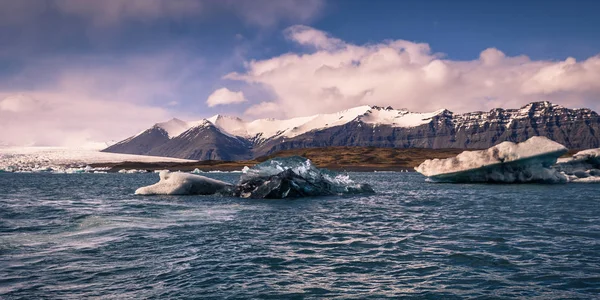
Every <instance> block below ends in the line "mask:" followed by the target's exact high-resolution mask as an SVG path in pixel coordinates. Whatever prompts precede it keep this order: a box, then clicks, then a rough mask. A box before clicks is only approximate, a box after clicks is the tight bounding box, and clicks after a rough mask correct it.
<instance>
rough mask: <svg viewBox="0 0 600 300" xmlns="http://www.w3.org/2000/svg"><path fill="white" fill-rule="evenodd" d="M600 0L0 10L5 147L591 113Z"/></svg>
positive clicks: (51, 4) (187, 1)
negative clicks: (448, 115) (329, 120)
mask: <svg viewBox="0 0 600 300" xmlns="http://www.w3.org/2000/svg"><path fill="white" fill-rule="evenodd" d="M598 11H600V2H599V1H594V0H578V1H553V0H546V1H535V0H531V1H514V0H505V1H474V0H473V1H469V0H461V1H445V0H439V1H436V0H431V1H421V0H419V1H412V0H407V1H366V0H365V1H360V0H354V1H343V0H339V1H326V0H252V1H244V0H219V1H217V0H214V1H211V0H103V1H95V0H0V145H1V144H5V145H40V146H42V145H58V146H81V145H92V144H93V143H103V142H106V141H111V140H120V139H123V138H125V137H127V136H130V135H132V134H135V133H136V132H138V131H140V130H142V129H144V128H147V127H149V126H151V125H152V124H153V123H156V122H159V121H164V120H167V119H170V118H171V117H179V118H181V119H184V120H195V119H200V118H204V117H209V116H211V115H214V114H232V115H238V116H240V117H242V118H245V119H254V118H261V117H276V118H287V117H293V116H302V115H309V114H316V113H328V112H334V111H338V110H341V109H346V108H350V107H354V106H358V105H364V104H370V105H384V106H387V105H391V106H393V107H396V108H408V109H410V110H414V111H432V110H436V109H439V108H448V109H450V110H452V111H455V112H465V111H473V110H488V109H491V108H493V107H505V108H516V107H519V106H521V105H523V104H525V103H528V102H531V101H539V100H549V101H552V102H555V103H557V104H561V105H565V106H568V107H589V108H592V109H594V110H597V111H598V110H600V38H598V37H599V36H600V18H598V17H597V12H598Z"/></svg>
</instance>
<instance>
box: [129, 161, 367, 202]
mask: <svg viewBox="0 0 600 300" xmlns="http://www.w3.org/2000/svg"><path fill="white" fill-rule="evenodd" d="M242 172H243V174H242V176H241V178H240V180H239V182H238V184H237V185H232V184H229V183H226V182H223V181H219V180H215V179H211V178H208V177H205V176H201V175H196V174H189V173H171V172H169V171H162V172H160V181H159V182H158V183H156V184H154V185H150V186H146V187H141V188H139V189H137V190H136V191H135V193H136V194H138V195H212V194H221V195H226V196H235V197H241V198H253V199H283V198H297V197H311V196H329V195H341V194H356V193H374V191H373V189H372V188H371V186H369V185H368V184H357V183H355V182H354V181H352V180H351V179H350V178H349V177H348V176H347V175H342V174H336V173H333V172H330V171H328V170H319V169H317V168H316V167H315V166H313V165H312V163H311V162H310V160H308V159H306V158H303V157H299V156H294V157H286V158H274V159H271V160H267V161H265V162H263V163H260V164H258V165H256V166H254V167H252V168H247V167H245V168H244V169H243V171H242Z"/></svg>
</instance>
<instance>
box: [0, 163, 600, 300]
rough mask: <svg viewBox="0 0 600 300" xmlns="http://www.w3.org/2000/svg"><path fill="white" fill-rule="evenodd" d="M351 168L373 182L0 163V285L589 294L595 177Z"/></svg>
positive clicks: (198, 294)
mask: <svg viewBox="0 0 600 300" xmlns="http://www.w3.org/2000/svg"><path fill="white" fill-rule="evenodd" d="M212 177H215V178H218V179H225V180H228V181H235V180H236V178H237V175H236V174H221V175H218V174H217V175H216V176H212ZM352 177H353V178H355V179H357V181H362V182H368V183H371V184H372V185H373V186H374V188H375V189H376V190H377V191H378V192H379V193H378V194H377V195H369V196H352V197H323V198H311V199H299V200H270V201H266V200H260V201H257V200H242V199H233V198H222V197H198V196H188V197H173V196H155V197H141V196H134V195H132V194H133V191H134V190H135V188H137V187H139V186H141V185H146V184H149V183H153V182H155V181H157V180H158V175H156V174H72V175H52V174H0V298H2V299H40V298H42V299H43V298H49V299H54V298H57V299H82V298H102V299H111V298H112V299H123V298H136V299H140V298H155V299H177V298H200V299H207V298H217V299H222V298H242V299H243V298H273V299H290V298H361V299H363V298H374V299H380V298H386V297H390V298H397V297H399V296H404V297H414V298H430V299H439V298H444V299H452V298H527V299H529V298H544V299H545V298H554V299H555V298H580V299H590V298H596V297H598V295H599V294H600V184H569V185H450V184H428V183H425V182H424V178H423V177H421V176H420V175H418V174H406V173H361V174H352Z"/></svg>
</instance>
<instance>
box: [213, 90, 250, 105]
mask: <svg viewBox="0 0 600 300" xmlns="http://www.w3.org/2000/svg"><path fill="white" fill-rule="evenodd" d="M245 101H246V98H245V97H244V93H242V92H233V91H230V90H229V89H228V88H220V89H218V90H215V91H214V92H213V93H212V94H210V96H208V99H206V104H207V105H208V107H214V106H217V105H226V104H234V103H242V102H245Z"/></svg>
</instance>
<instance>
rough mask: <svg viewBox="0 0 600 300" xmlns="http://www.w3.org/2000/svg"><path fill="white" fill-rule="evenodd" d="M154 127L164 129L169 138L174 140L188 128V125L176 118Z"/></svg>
mask: <svg viewBox="0 0 600 300" xmlns="http://www.w3.org/2000/svg"><path fill="white" fill-rule="evenodd" d="M155 126H156V127H159V128H162V129H164V130H165V131H166V132H167V134H168V135H169V138H174V137H176V136H178V135H180V134H182V133H183V132H184V131H186V130H188V128H189V124H188V123H187V122H184V121H182V120H179V119H177V118H173V119H171V120H169V121H166V122H162V123H157V124H156V125H155Z"/></svg>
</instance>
